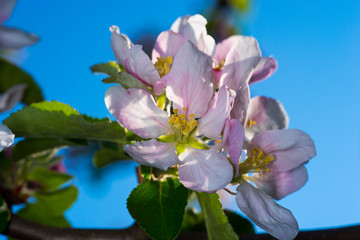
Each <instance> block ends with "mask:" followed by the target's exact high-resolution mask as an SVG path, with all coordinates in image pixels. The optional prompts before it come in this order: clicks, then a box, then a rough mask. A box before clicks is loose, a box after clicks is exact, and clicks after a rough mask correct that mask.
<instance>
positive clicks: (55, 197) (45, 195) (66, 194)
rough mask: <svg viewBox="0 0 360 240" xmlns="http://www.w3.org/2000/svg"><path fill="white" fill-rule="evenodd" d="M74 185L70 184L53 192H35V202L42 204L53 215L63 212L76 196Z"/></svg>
mask: <svg viewBox="0 0 360 240" xmlns="http://www.w3.org/2000/svg"><path fill="white" fill-rule="evenodd" d="M77 194H78V191H77V189H76V187H74V186H70V187H67V188H63V189H60V190H57V191H54V192H37V193H36V194H35V195H34V196H35V197H36V199H37V204H41V205H43V206H44V207H45V208H46V209H47V210H48V211H49V212H51V213H52V214H53V215H61V214H63V213H64V212H65V211H66V210H67V209H68V208H69V207H71V205H72V204H73V203H74V202H75V200H76V198H77Z"/></svg>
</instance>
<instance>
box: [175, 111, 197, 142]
mask: <svg viewBox="0 0 360 240" xmlns="http://www.w3.org/2000/svg"><path fill="white" fill-rule="evenodd" d="M183 110H184V111H186V108H183ZM173 112H174V114H172V115H171V116H170V117H169V124H170V125H171V127H172V129H173V130H174V132H175V135H176V138H177V139H178V142H180V143H184V142H186V141H187V140H188V137H189V136H190V135H191V133H193V132H194V129H195V128H196V127H197V125H198V123H197V121H196V120H195V119H194V117H195V115H194V114H191V115H190V118H189V120H188V118H187V116H186V114H180V115H179V110H178V109H174V110H173Z"/></svg>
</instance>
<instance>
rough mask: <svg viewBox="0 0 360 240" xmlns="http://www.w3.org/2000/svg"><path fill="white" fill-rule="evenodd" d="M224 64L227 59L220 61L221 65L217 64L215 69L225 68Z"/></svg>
mask: <svg viewBox="0 0 360 240" xmlns="http://www.w3.org/2000/svg"><path fill="white" fill-rule="evenodd" d="M224 64H225V59H223V60H221V61H220V63H219V65H217V66H216V67H215V68H214V70H215V71H220V70H221V69H223V68H224Z"/></svg>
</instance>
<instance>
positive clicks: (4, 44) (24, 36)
mask: <svg viewBox="0 0 360 240" xmlns="http://www.w3.org/2000/svg"><path fill="white" fill-rule="evenodd" d="M37 41H39V37H38V36H37V35H35V34H33V33H26V32H24V31H22V30H20V29H16V28H8V27H4V26H0V48H2V49H14V50H17V49H20V48H22V47H25V46H30V45H33V44H34V43H36V42H37Z"/></svg>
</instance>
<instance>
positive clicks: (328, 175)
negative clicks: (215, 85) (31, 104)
mask: <svg viewBox="0 0 360 240" xmlns="http://www.w3.org/2000/svg"><path fill="white" fill-rule="evenodd" d="M209 2H210V1H205V0H202V1H200V0H199V1H194V0H184V1H181V2H180V1H178V2H177V5H174V3H171V2H170V1H164V0H161V1H156V4H155V1H145V0H141V1H137V2H136V3H134V1H133V2H131V1H101V2H100V1H85V0H82V1H80V0H79V1H70V0H66V1H45V0H38V1H24V0H20V1H19V2H18V5H17V6H16V9H15V10H14V13H13V15H12V16H11V18H10V19H9V20H8V21H7V22H6V25H8V26H14V27H19V28H22V29H25V30H27V31H31V32H34V33H36V34H38V35H39V36H40V38H41V41H40V42H39V43H38V44H36V45H34V46H33V47H30V48H28V49H26V50H22V54H23V55H24V56H27V57H26V59H23V62H22V67H23V68H24V69H25V70H27V71H28V72H29V73H30V74H31V75H32V76H33V77H34V78H35V79H36V80H37V82H38V83H39V85H40V86H41V87H42V89H43V92H44V95H45V98H46V99H47V100H58V101H61V102H64V103H68V104H70V105H71V106H73V107H75V108H76V109H78V110H79V111H80V112H81V113H85V114H88V115H90V116H94V117H105V116H109V117H110V114H109V113H108V111H107V109H106V107H105V104H104V93H105V91H106V89H107V86H106V85H105V84H102V83H101V79H102V77H101V76H96V75H93V74H91V73H90V70H89V67H90V66H91V65H93V64H96V63H100V62H105V61H108V60H113V59H114V56H113V53H112V50H111V48H110V32H109V30H108V28H109V26H111V25H113V24H115V25H118V26H119V27H120V30H121V31H122V32H124V33H126V34H127V35H129V37H130V38H131V39H133V40H136V38H137V37H138V36H139V34H141V33H142V32H144V31H146V32H149V31H151V32H153V34H154V35H155V36H156V35H157V34H159V33H160V32H161V31H163V30H166V29H168V28H169V27H170V25H171V23H172V22H173V21H174V20H175V19H176V18H177V17H178V16H182V15H185V14H195V13H201V12H202V11H203V10H204V9H205V8H206V6H207V4H208V3H209ZM359 12H360V2H359V1H355V0H354V1H346V4H344V3H341V2H339V1H334V0H329V1H310V0H306V1H285V0H283V1H276V2H274V1H260V0H255V1H253V2H252V6H251V11H250V12H249V13H247V14H246V16H244V17H243V18H242V19H241V20H242V21H241V25H242V29H243V32H244V34H245V35H251V36H254V37H255V38H257V39H258V41H259V43H260V47H261V48H262V50H263V55H265V56H270V55H271V56H274V57H275V58H276V59H277V61H278V63H279V68H278V70H277V72H276V73H275V74H274V75H273V76H272V77H271V78H269V79H267V80H266V81H264V82H261V83H258V84H255V85H254V86H253V87H252V94H253V96H255V95H264V96H269V97H273V98H276V99H279V100H280V101H281V102H282V103H283V105H284V107H285V109H286V110H287V113H288V114H289V116H290V128H297V129H301V130H303V131H305V132H307V133H308V134H310V135H311V136H312V138H313V139H314V141H315V145H316V148H317V152H318V155H317V156H316V157H315V158H314V159H313V160H311V161H310V162H309V164H308V165H307V167H308V171H309V181H308V183H307V184H306V185H305V186H304V187H303V188H302V189H301V190H300V191H298V192H296V193H294V194H292V195H290V196H288V197H286V198H285V199H283V200H281V201H280V204H281V205H283V206H285V207H287V208H289V209H290V210H291V211H292V212H293V214H294V215H295V217H296V218H297V220H298V222H299V226H300V228H301V229H313V228H325V227H334V226H342V225H349V224H356V223H360V205H359V198H360V187H359V183H360V174H358V171H359V169H360V144H359V143H360V127H359V125H357V123H359V122H360V112H359V103H360V101H359V100H360V95H359V93H358V92H359V90H360V83H359V73H358V69H359V67H358V64H359V57H358V56H359V51H360V47H359V42H360V15H359V14H358V13H359ZM89 164H90V160H89V158H86V157H82V158H81V159H78V161H72V162H71V163H70V165H69V170H70V171H71V172H72V173H74V174H76V175H77V180H76V184H77V185H78V186H79V189H80V195H79V196H80V197H79V199H78V201H77V202H76V203H75V205H74V207H73V208H71V209H70V211H69V212H68V213H67V216H68V217H69V219H70V221H71V222H72V223H73V225H74V226H75V227H109V228H110V227H122V226H127V225H129V224H131V223H132V220H131V218H130V216H129V214H128V213H127V210H126V208H125V203H126V197H127V195H128V194H129V193H130V191H131V189H132V188H133V187H135V185H136V179H135V176H134V166H135V165H136V164H134V163H132V162H126V163H121V164H116V165H112V166H109V167H108V168H106V169H105V170H104V171H102V172H95V173H94V172H86V171H83V170H82V169H87V166H88V165H89Z"/></svg>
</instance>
